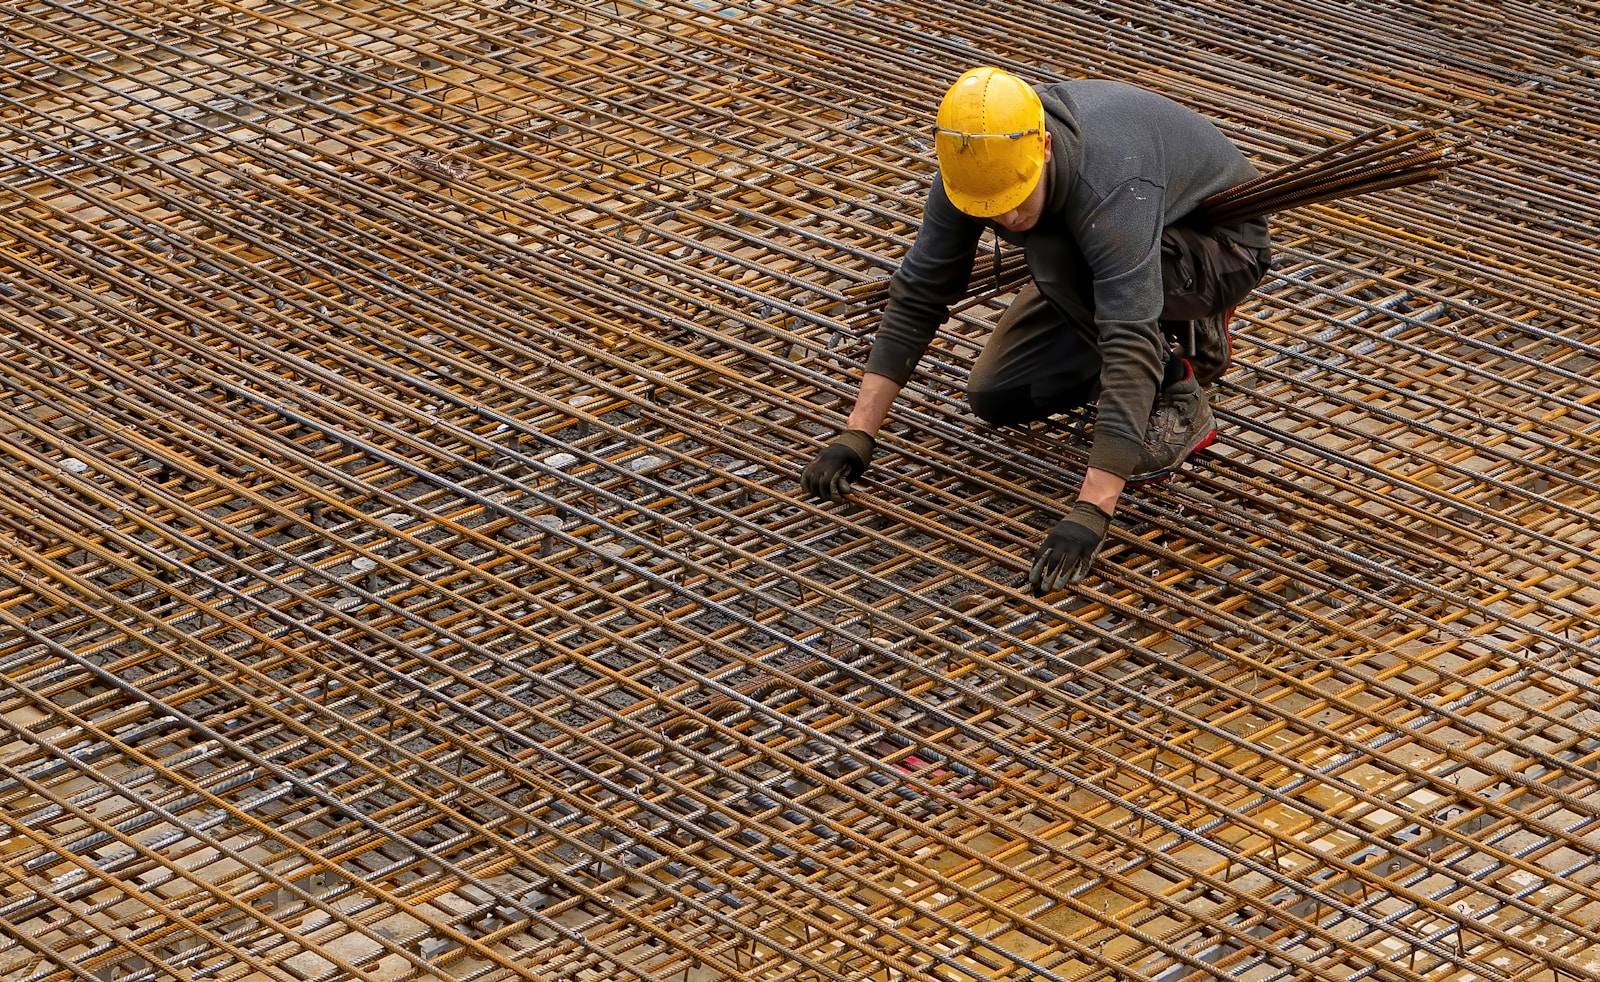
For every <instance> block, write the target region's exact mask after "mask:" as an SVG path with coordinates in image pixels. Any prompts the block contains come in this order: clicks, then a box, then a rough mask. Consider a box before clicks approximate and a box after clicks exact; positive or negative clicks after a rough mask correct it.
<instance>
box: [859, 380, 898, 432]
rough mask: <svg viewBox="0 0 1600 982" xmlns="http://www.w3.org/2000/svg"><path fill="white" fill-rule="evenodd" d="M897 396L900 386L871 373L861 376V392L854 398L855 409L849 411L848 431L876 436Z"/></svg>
mask: <svg viewBox="0 0 1600 982" xmlns="http://www.w3.org/2000/svg"><path fill="white" fill-rule="evenodd" d="M899 394H900V385H899V384H898V383H897V382H895V381H894V380H893V379H890V378H887V377H886V376H883V375H877V374H874V373H872V372H868V373H867V374H865V375H863V376H861V392H860V394H859V395H857V396H856V405H855V408H854V409H852V410H850V422H849V427H850V429H852V430H861V431H862V432H863V433H869V434H871V435H872V436H877V435H878V429H879V427H881V426H883V420H884V417H886V416H888V415H889V407H891V406H893V405H894V400H895V397H896V396H898V395H899Z"/></svg>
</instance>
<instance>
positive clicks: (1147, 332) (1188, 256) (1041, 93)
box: [801, 68, 1271, 592]
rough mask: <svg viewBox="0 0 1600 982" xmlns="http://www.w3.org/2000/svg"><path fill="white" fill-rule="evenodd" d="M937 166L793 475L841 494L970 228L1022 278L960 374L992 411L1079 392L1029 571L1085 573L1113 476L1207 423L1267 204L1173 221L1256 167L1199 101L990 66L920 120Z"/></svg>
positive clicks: (958, 288) (905, 373) (966, 261)
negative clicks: (834, 404)
mask: <svg viewBox="0 0 1600 982" xmlns="http://www.w3.org/2000/svg"><path fill="white" fill-rule="evenodd" d="M934 145H935V150H936V152H937V154H938V159H939V180H936V181H934V182H933V185H932V187H931V189H930V190H929V193H928V199H927V203H926V205H925V207H924V209H923V220H922V229H921V231H920V232H919V234H918V235H917V238H916V241H915V243H914V244H913V245H912V247H911V250H910V251H909V252H908V253H907V254H906V257H905V259H904V261H903V262H902V263H901V265H900V268H899V269H898V270H897V271H896V272H895V274H894V275H893V277H892V278H891V279H890V283H889V305H888V307H887V309H886V310H885V312H884V315H883V320H882V323H881V325H880V328H879V331H878V335H877V339H876V341H875V343H874V345H873V348H872V353H871V355H870V356H869V358H868V359H867V365H866V374H865V376H864V377H863V379H862V382H861V389H860V392H859V394H858V396H857V398H856V402H855V406H854V408H853V409H852V411H851V413H850V417H849V422H848V424H847V425H848V427H849V428H848V429H846V430H845V431H844V432H843V433H841V434H840V435H839V436H838V437H837V438H836V439H835V440H834V441H833V442H832V443H830V444H828V445H827V446H826V447H824V448H823V450H822V451H821V452H820V453H819V454H818V455H817V457H816V459H814V460H813V461H812V462H811V463H810V464H809V465H808V466H807V467H806V469H805V471H804V473H803V474H802V475H801V483H802V485H803V486H804V488H805V489H806V491H807V492H808V493H810V494H812V495H814V496H815V497H818V498H822V499H825V500H830V501H839V500H842V499H843V497H844V495H845V494H847V493H848V492H849V490H850V482H851V481H853V480H855V479H856V478H858V477H859V476H860V475H861V474H862V472H864V471H865V470H866V468H867V465H868V464H869V463H870V462H871V460H872V453H873V449H874V447H875V436H876V434H877V432H878V429H879V427H880V426H881V425H882V423H883V420H884V418H885V417H886V416H887V415H888V412H889V409H890V407H891V406H892V405H893V404H894V400H895V397H896V396H897V395H898V394H899V392H900V389H901V387H902V386H903V385H905V383H906V381H907V379H909V378H910V377H911V374H912V372H913V371H914V370H915V368H916V366H917V362H918V361H919V360H920V359H921V358H922V355H923V352H924V351H925V350H926V349H927V346H928V343H929V341H930V340H931V339H932V337H933V334H934V331H935V330H936V329H937V328H938V327H939V325H940V324H942V323H943V322H944V320H945V319H946V317H947V316H948V315H949V308H950V305H951V304H952V303H953V302H954V301H956V300H958V299H960V298H961V297H963V296H965V293H966V288H967V281H968V279H969V277H970V276H971V273H972V268H973V260H974V256H975V254H976V251H977V247H978V243H979V239H980V237H981V236H982V234H983V230H984V229H990V230H992V231H993V232H994V233H995V234H996V235H997V236H998V237H999V238H1000V239H1001V240H1002V241H1004V242H1007V243H1009V244H1011V245H1014V246H1020V247H1022V249H1023V250H1024V254H1025V255H1026V257H1027V264H1028V271H1029V273H1030V274H1031V281H1030V282H1028V283H1027V284H1026V285H1025V286H1023V287H1022V289H1021V291H1020V292H1019V293H1018V295H1017V296H1016V298H1015V299H1014V300H1013V301H1012V302H1011V305H1010V307H1009V308H1008V309H1007V310H1006V312H1005V313H1004V314H1003V315H1002V316H1001V317H1000V320H999V322H998V323H997V324H996V326H995V329H994V334H993V336H992V337H991V338H990V339H989V341H988V343H987V344H986V345H985V346H984V349H983V351H982V352H981V353H980V354H979V356H978V360H977V362H976V364H974V366H973V369H972V375H971V377H970V379H969V380H968V385H967V399H968V402H969V403H970V405H971V407H972V411H973V412H974V413H976V414H977V415H978V416H979V417H981V418H982V419H984V420H985V421H987V422H989V423H991V424H994V425H997V426H1006V425H1013V424H1022V423H1027V422H1031V421H1033V420H1040V419H1044V418H1046V417H1048V416H1050V415H1052V414H1055V413H1058V412H1062V411H1064V410H1070V409H1076V408H1079V407H1083V406H1087V405H1090V404H1093V405H1095V407H1096V414H1095V424H1094V438H1093V443H1092V446H1091V448H1090V451H1089V461H1088V469H1087V472H1086V473H1085V475H1084V479H1083V482H1082V486H1081V487H1080V489H1079V492H1078V498H1077V501H1076V502H1075V503H1074V504H1073V505H1072V507H1071V510H1070V511H1069V512H1068V514H1067V516H1066V517H1065V518H1063V519H1062V520H1061V521H1060V522H1059V523H1058V524H1057V525H1056V526H1055V528H1054V529H1053V530H1052V531H1051V532H1050V533H1049V535H1048V536H1046V538H1045V540H1044V543H1043V544H1042V545H1041V546H1040V548H1039V550H1038V553H1037V556H1036V558H1035V561H1034V564H1033V568H1032V570H1031V571H1030V572H1029V576H1028V581H1029V583H1030V584H1031V585H1032V587H1033V589H1034V591H1035V592H1045V591H1054V590H1058V589H1060V588H1062V587H1063V586H1065V585H1066V584H1067V583H1077V582H1078V581H1079V580H1081V579H1082V578H1083V576H1084V574H1085V573H1086V572H1087V571H1088V569H1089V566H1090V564H1091V563H1092V562H1093V560H1094V557H1095V555H1096V554H1097V553H1098V552H1099V550H1100V546H1101V544H1102V543H1103V542H1104V541H1105V536H1106V529H1107V527H1108V526H1109V524H1110V521H1111V516H1112V514H1113V513H1114V512H1115V511H1116V507H1117V501H1118V499H1119V498H1120V496H1121V494H1122V490H1123V488H1124V487H1128V486H1138V485H1142V484H1149V483H1153V482H1156V481H1161V480H1165V479H1166V478H1169V477H1171V476H1172V475H1173V473H1174V472H1176V471H1177V469H1178V467H1179V466H1180V465H1181V464H1182V463H1183V461H1184V459H1185V458H1186V457H1188V456H1189V455H1190V454H1191V453H1193V452H1195V451H1196V450H1199V449H1201V448H1202V447H1205V446H1207V445H1209V444H1210V443H1211V442H1212V441H1213V440H1214V439H1215V438H1216V434H1217V429H1216V424H1215V422H1214V419H1213V417H1212V413H1211V407H1210V405H1209V404H1208V403H1207V401H1206V393H1205V389H1204V386H1206V385H1209V384H1210V383H1212V382H1214V381H1215V380H1216V379H1217V378H1218V377H1219V376H1220V375H1221V374H1222V373H1223V371H1224V370H1226V369H1227V367H1228V363H1229V359H1230V357H1231V353H1232V345H1231V342H1230V340H1229V331H1228V321H1229V315H1230V314H1231V308H1232V307H1233V306H1234V305H1235V304H1237V303H1238V302H1239V301H1240V300H1242V299H1243V298H1244V297H1245V296H1246V295H1247V294H1248V293H1249V292H1250V290H1251V289H1252V288H1254V287H1255V285H1256V283H1257V282H1259V281H1260V279H1261V277H1262V275H1263V274H1264V273H1265V272H1266V269H1267V266H1268V264H1269V262H1270V261H1271V253H1270V249H1269V245H1268V239H1267V225H1266V221H1265V220H1264V219H1257V220H1253V221H1248V222H1244V223H1240V224H1238V225H1232V226H1221V227H1202V226H1199V225H1197V224H1193V223H1190V222H1186V221H1185V218H1186V217H1188V216H1190V213H1191V212H1192V211H1193V210H1194V208H1195V206H1196V205H1198V204H1199V203H1200V201H1201V200H1202V199H1204V198H1205V197H1206V196H1208V195H1210V194H1212V193H1214V192H1217V191H1221V190H1223V189H1225V188H1229V187H1233V186H1234V185H1237V184H1241V183H1243V182H1245V181H1248V180H1251V179H1253V178H1255V177H1256V176H1257V174H1256V170H1255V168H1254V167H1252V166H1251V164H1250V163H1249V161H1247V160H1246V159H1245V158H1244V155H1243V154H1241V153H1240V152H1239V150H1238V148H1237V147H1235V146H1234V145H1233V144H1232V143H1231V142H1230V141H1229V140H1228V139H1227V138H1226V137H1225V136H1223V135H1222V133H1221V132H1220V131H1219V130H1218V129H1217V128H1216V127H1215V126H1214V125H1213V124H1212V123H1211V122H1210V121H1208V120H1206V119H1205V118H1204V117H1202V116H1201V115H1199V114H1198V113H1195V112H1194V111H1192V110H1190V109H1187V108H1185V107H1183V106H1181V105H1179V104H1178V103H1176V102H1174V101H1172V100H1170V99H1168V98H1166V97H1164V96H1161V95H1157V94H1156V93H1153V92H1148V91H1145V90H1143V89H1140V88H1138V87H1136V86H1133V85H1128V84H1125V83H1121V82H1111V81H1098V80H1076V81H1068V82H1059V83H1056V84H1051V85H1042V86H1039V87H1038V88H1037V89H1035V88H1034V87H1031V86H1029V85H1028V84H1026V83H1024V82H1023V81H1022V80H1021V79H1018V78H1017V77H1015V76H1013V75H1010V74H1008V73H1006V72H1004V71H1001V70H1000V69H998V68H974V69H972V70H971V71H968V72H966V73H964V74H963V75H962V76H961V77H960V78H958V79H957V80H956V82H955V84H954V85H952V86H951V87H950V89H949V91H948V92H947V93H946V94H945V97H944V100H943V102H942V103H941V104H940V106H939V116H938V123H937V125H936V126H935V128H934Z"/></svg>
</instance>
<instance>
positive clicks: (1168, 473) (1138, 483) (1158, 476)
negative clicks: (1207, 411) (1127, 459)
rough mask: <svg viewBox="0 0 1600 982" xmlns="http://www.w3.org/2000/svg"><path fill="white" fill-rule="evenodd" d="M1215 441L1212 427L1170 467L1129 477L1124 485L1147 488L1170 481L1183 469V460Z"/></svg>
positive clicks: (1215, 435)
mask: <svg viewBox="0 0 1600 982" xmlns="http://www.w3.org/2000/svg"><path fill="white" fill-rule="evenodd" d="M1216 442H1217V430H1216V429H1215V428H1214V427H1213V428H1212V430H1211V432H1210V433H1207V434H1206V435H1205V436H1203V437H1201V438H1200V440H1199V442H1197V443H1196V444H1195V445H1194V446H1192V447H1190V448H1189V452H1188V453H1186V454H1184V455H1183V456H1182V457H1180V458H1178V462H1177V463H1176V464H1173V465H1172V466H1171V467H1168V468H1167V469H1166V470H1164V471H1156V472H1155V473H1154V474H1151V475H1149V476H1146V477H1139V478H1129V479H1128V481H1127V484H1126V487H1130V488H1147V487H1149V486H1150V485H1152V484H1160V483H1161V482H1163V481H1170V480H1172V478H1173V477H1175V476H1176V475H1177V473H1178V471H1180V470H1182V469H1183V465H1184V462H1185V461H1187V460H1188V459H1189V458H1190V457H1192V456H1194V455H1195V454H1196V453H1198V452H1200V451H1201V450H1204V449H1205V448H1207V447H1209V446H1211V445H1212V444H1213V443H1216Z"/></svg>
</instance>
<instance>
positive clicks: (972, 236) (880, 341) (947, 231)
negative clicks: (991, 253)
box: [867, 175, 983, 385]
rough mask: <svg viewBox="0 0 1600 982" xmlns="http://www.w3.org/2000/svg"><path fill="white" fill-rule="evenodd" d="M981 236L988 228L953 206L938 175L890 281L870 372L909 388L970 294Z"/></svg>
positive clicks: (869, 365)
mask: <svg viewBox="0 0 1600 982" xmlns="http://www.w3.org/2000/svg"><path fill="white" fill-rule="evenodd" d="M982 234H983V223H981V222H979V221H978V220H977V219H975V218H972V217H971V216H969V215H966V214H963V213H962V212H961V211H960V210H959V209H957V208H956V206H955V205H952V204H951V203H950V198H949V197H948V196H947V195H946V194H945V192H944V183H943V182H942V181H940V180H939V178H938V176H937V175H935V176H934V179H933V187H932V188H930V189H929V191H928V202H927V205H926V206H925V207H924V208H923V213H922V228H921V230H920V231H918V233H917V238H916V241H915V242H913V243H912V245H911V249H910V251H908V252H907V253H906V258H905V259H904V260H903V261H902V262H901V263H900V268H899V269H898V270H896V271H895V273H894V275H893V276H891V277H890V278H889V306H888V307H887V309H885V310H884V312H883V320H882V323H881V324H880V325H879V327H878V337H877V340H876V341H874V342H873V345H872V354H870V355H868V356H867V371H868V372H871V373H872V374H874V375H883V376H886V377H887V378H889V379H891V380H893V381H894V382H895V383H896V384H898V385H904V384H906V380H907V379H909V378H910V377H911V373H912V372H914V371H915V370H916V367H917V362H919V361H921V360H922V355H923V353H924V352H926V351H927V350H928V343H929V342H930V341H932V340H933V335H934V332H935V331H937V330H938V329H939V325H940V324H943V323H944V321H945V318H947V317H949V316H950V305H951V304H953V303H955V302H956V301H957V300H959V299H960V298H961V297H962V296H963V295H964V294H965V292H966V289H967V281H968V279H970V278H971V276H972V260H973V256H974V255H976V253H977V251H978V239H979V238H980V237H981V236H982Z"/></svg>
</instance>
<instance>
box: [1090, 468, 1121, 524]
mask: <svg viewBox="0 0 1600 982" xmlns="http://www.w3.org/2000/svg"><path fill="white" fill-rule="evenodd" d="M1125 484H1127V482H1126V481H1124V480H1123V479H1122V478H1120V477H1118V476H1116V475H1115V474H1113V473H1111V472H1110V471H1103V470H1100V469H1098V468H1095V467H1091V468H1089V469H1088V470H1087V471H1085V472H1084V475H1083V489H1082V490H1081V491H1079V492H1078V500H1079V501H1087V502H1089V503H1090V504H1091V505H1097V506H1098V507H1099V508H1100V510H1101V511H1103V512H1105V513H1106V514H1107V515H1110V514H1111V513H1113V512H1115V511H1116V510H1117V499H1118V498H1120V497H1122V488H1123V485H1125Z"/></svg>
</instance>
